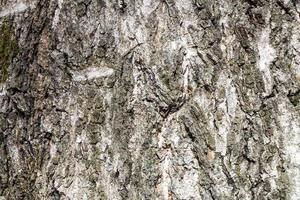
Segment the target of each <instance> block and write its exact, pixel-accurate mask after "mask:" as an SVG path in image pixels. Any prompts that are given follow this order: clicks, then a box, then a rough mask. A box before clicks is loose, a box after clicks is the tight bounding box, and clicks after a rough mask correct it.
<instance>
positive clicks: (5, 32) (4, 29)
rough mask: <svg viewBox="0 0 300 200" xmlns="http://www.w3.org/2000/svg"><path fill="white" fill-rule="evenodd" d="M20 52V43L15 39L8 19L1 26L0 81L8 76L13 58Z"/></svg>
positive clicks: (3, 80)
mask: <svg viewBox="0 0 300 200" xmlns="http://www.w3.org/2000/svg"><path fill="white" fill-rule="evenodd" d="M17 52H18V45H17V43H16V41H15V39H14V36H13V33H12V30H11V27H10V25H9V23H8V21H4V22H3V24H2V26H1V27H0V83H3V82H5V81H6V80H7V78H8V67H9V65H10V62H11V60H12V58H13V57H14V56H15V55H16V54H17Z"/></svg>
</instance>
